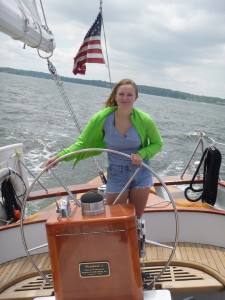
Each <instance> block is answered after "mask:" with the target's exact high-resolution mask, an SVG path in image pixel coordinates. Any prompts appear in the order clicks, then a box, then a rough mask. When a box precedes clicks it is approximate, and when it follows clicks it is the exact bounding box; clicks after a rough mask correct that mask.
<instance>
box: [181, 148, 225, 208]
mask: <svg viewBox="0 0 225 300" xmlns="http://www.w3.org/2000/svg"><path fill="white" fill-rule="evenodd" d="M203 161H204V170H203V185H202V188H200V189H196V188H194V187H193V184H194V181H195V177H196V176H197V174H198V172H199V169H200V167H201V165H202V163H203ZM221 161H222V158H221V153H220V151H219V150H218V149H217V148H216V147H214V146H211V147H208V148H206V149H205V151H204V153H203V155H202V157H201V160H200V163H199V165H198V167H197V169H196V171H195V173H194V175H193V178H192V180H191V182H190V185H189V186H188V187H187V188H186V189H185V191H184V195H185V197H186V199H187V200H189V201H191V202H197V201H199V200H202V201H203V202H205V203H207V204H210V205H214V204H215V202H216V197H217V189H218V180H219V171H220V165H221ZM190 190H191V191H192V192H194V193H199V192H201V194H200V195H199V196H198V197H197V198H195V199H193V198H190V197H189V196H188V191H190Z"/></svg>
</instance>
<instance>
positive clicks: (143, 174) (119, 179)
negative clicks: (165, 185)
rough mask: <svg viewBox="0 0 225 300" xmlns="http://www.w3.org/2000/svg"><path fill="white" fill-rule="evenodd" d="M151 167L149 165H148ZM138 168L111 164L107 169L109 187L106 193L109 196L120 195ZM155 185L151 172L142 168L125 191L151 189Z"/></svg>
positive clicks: (107, 186)
mask: <svg viewBox="0 0 225 300" xmlns="http://www.w3.org/2000/svg"><path fill="white" fill-rule="evenodd" d="M148 165H149V163H148ZM137 168H138V166H136V165H127V166H123V165H114V164H111V165H109V166H108V168H107V185H106V193H109V194H118V193H120V192H121V191H122V190H123V188H124V187H125V185H126V184H127V182H128V181H129V180H130V178H131V177H132V175H133V174H134V172H135V171H136V169H137ZM152 185H153V179H152V174H151V172H150V171H149V170H148V169H147V168H145V167H143V166H141V167H140V170H139V171H138V173H137V174H136V175H135V177H134V178H133V179H132V181H131V182H130V183H129V186H127V188H126V189H125V191H129V190H130V189H133V188H137V189H138V188H146V187H151V186H152Z"/></svg>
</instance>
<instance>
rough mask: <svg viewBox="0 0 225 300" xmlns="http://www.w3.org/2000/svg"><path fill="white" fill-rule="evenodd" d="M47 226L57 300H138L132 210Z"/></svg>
mask: <svg viewBox="0 0 225 300" xmlns="http://www.w3.org/2000/svg"><path fill="white" fill-rule="evenodd" d="M71 205H72V216H71V217H69V218H59V217H58V216H57V215H55V216H52V217H51V218H50V219H49V220H48V221H47V222H46V230H47V236H48V243H49V252H50V258H51V265H52V271H53V280H54V290H55V296H56V299H57V300H78V299H79V300H81V299H85V300H102V299H105V300H106V299H107V300H114V299H117V300H119V299H121V300H126V299H127V300H132V299H133V300H141V299H143V290H142V278H141V271H140V260H139V250H138V240H137V228H136V218H135V211H134V207H133V205H130V204H127V205H115V206H108V205H106V207H105V208H106V209H105V213H104V214H101V215H98V216H83V215H82V213H81V208H80V207H77V206H75V205H74V204H71Z"/></svg>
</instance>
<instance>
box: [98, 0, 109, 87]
mask: <svg viewBox="0 0 225 300" xmlns="http://www.w3.org/2000/svg"><path fill="white" fill-rule="evenodd" d="M102 4H103V1H102V0H100V6H99V10H100V13H101V16H102V28H103V34H104V41H105V49H106V50H105V51H106V60H107V64H106V67H107V69H108V73H109V82H110V85H111V89H112V78H111V72H110V66H109V56H108V49H107V43H106V35H105V27H104V21H103V13H102Z"/></svg>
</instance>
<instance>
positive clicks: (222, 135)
mask: <svg viewBox="0 0 225 300" xmlns="http://www.w3.org/2000/svg"><path fill="white" fill-rule="evenodd" d="M0 81H1V87H0V147H2V146H6V145H9V144H14V143H23V144H24V159H25V162H26V165H27V167H28V168H29V170H30V171H31V172H32V173H33V175H34V176H37V175H38V174H39V173H40V172H41V170H42V169H43V165H44V162H45V161H46V160H47V159H48V158H49V157H51V156H52V155H54V154H55V153H56V152H58V151H59V150H61V149H63V148H65V147H67V146H69V145H71V144H72V143H73V142H74V141H75V139H76V138H77V136H78V135H79V130H78V129H77V128H76V126H75V124H74V122H73V119H72V117H71V115H70V113H69V111H68V109H67V106H66V105H65V103H64V101H63V99H62V97H61V95H60V93H59V91H58V89H57V87H56V85H55V82H54V81H53V80H46V79H40V78H33V77H25V76H19V75H12V74H6V73H0ZM149 85H151V83H149ZM63 87H64V90H65V92H66V94H67V96H68V99H69V101H70V103H71V105H72V107H73V110H74V112H75V114H76V117H77V119H78V120H79V124H80V126H81V127H82V128H83V127H84V126H85V125H86V123H87V122H88V120H89V119H90V117H91V116H92V115H93V114H94V113H96V112H97V111H99V110H100V109H101V108H103V104H104V101H105V100H106V98H107V96H108V95H109V93H110V89H107V88H100V87H95V86H88V85H81V84H73V83H64V84H63ZM136 107H137V108H139V109H141V110H143V111H145V112H146V113H148V114H150V115H151V116H152V118H153V119H154V120H155V122H156V124H157V126H158V128H159V131H160V133H161V135H162V137H163V140H164V146H163V149H162V151H161V152H160V153H158V154H157V155H156V156H155V157H154V158H152V159H151V166H152V168H153V169H154V171H155V172H156V173H157V174H159V175H160V176H164V175H178V174H181V173H182V172H183V170H184V167H185V166H186V163H187V162H188V160H189V158H190V156H191V154H192V152H193V150H194V149H195V147H196V145H197V142H198V140H199V137H200V136H199V134H200V132H204V133H205V139H206V142H207V143H208V144H212V140H214V141H215V142H216V143H215V146H216V147H217V148H218V149H219V150H220V152H221V154H222V156H223V157H225V106H223V105H214V104H208V103H203V102H193V101H187V100H180V99H173V98H166V97H158V96H153V95H145V94H139V98H138V100H137V101H136ZM200 158H201V149H200V148H199V149H198V150H197V153H196V155H195V156H194V158H193V160H192V162H191V164H190V167H189V169H188V171H189V173H191V174H193V173H194V170H195V169H194V166H193V163H194V162H195V161H198V160H200ZM97 160H98V162H99V164H100V166H101V168H102V170H103V171H105V170H106V167H107V159H106V154H102V155H101V156H98V157H97ZM55 170H57V172H58V175H59V176H60V178H61V180H62V181H63V182H64V183H65V184H67V185H70V184H78V183H84V182H87V181H89V180H91V179H92V178H94V177H96V176H97V175H98V170H97V168H96V166H95V163H94V162H93V160H92V159H91V158H90V159H87V160H84V161H81V162H80V163H79V164H78V166H77V167H76V168H75V169H73V161H70V162H67V163H61V164H59V165H58V166H57V167H56V168H55ZM28 176H29V181H30V182H32V180H33V178H32V176H31V175H29V174H28ZM221 177H222V179H223V180H224V178H225V167H224V165H222V166H221ZM41 180H42V181H43V183H44V185H46V187H47V188H48V187H53V186H54V185H59V184H58V183H57V182H56V179H55V178H54V177H53V176H52V175H51V172H48V173H45V174H44V175H43V178H42V179H41ZM37 188H40V186H39V187H38V186H37ZM47 204H48V201H47V200H46V201H35V203H32V211H37V210H38V209H39V208H40V207H43V206H45V205H47Z"/></svg>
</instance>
